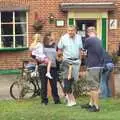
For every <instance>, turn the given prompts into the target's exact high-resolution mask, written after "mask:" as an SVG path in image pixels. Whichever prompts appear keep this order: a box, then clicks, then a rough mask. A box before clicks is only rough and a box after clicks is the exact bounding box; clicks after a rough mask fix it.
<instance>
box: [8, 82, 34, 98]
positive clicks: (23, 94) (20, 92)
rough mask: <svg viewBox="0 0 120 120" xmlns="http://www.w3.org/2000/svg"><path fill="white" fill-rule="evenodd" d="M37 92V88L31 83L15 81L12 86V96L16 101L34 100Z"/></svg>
mask: <svg viewBox="0 0 120 120" xmlns="http://www.w3.org/2000/svg"><path fill="white" fill-rule="evenodd" d="M35 91H36V86H35V84H34V83H33V82H30V81H22V82H21V81H15V82H14V83H13V84H12V85H11V86H10V95H11V97H12V98H13V99H15V100H19V99H27V98H32V97H33V96H34V94H35Z"/></svg>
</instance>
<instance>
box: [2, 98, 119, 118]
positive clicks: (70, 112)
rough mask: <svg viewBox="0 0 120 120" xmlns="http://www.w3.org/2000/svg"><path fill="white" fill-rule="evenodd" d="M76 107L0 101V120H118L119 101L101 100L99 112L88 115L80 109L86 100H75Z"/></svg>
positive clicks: (30, 101) (34, 102) (35, 99)
mask: <svg viewBox="0 0 120 120" xmlns="http://www.w3.org/2000/svg"><path fill="white" fill-rule="evenodd" d="M77 102H78V105H77V106H73V107H67V106H65V104H64V103H63V104H59V105H55V104H54V103H53V101H52V100H50V102H49V104H48V105H47V106H43V105H41V104H40V99H39V98H34V99H31V100H24V101H14V100H4V101H3V100H1V101H0V120H120V99H107V100H101V111H100V112H97V113H90V112H88V111H87V110H85V109H81V108H80V104H81V103H84V102H87V101H86V98H79V99H77Z"/></svg>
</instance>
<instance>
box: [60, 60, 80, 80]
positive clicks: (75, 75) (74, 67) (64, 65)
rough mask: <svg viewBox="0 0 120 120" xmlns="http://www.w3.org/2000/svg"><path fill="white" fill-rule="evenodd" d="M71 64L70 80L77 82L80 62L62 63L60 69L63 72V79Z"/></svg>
mask: <svg viewBox="0 0 120 120" xmlns="http://www.w3.org/2000/svg"><path fill="white" fill-rule="evenodd" d="M70 64H72V78H73V79H74V80H75V81H77V80H78V79H79V70H80V62H78V63H71V62H70V63H69V62H67V61H63V63H62V65H61V67H62V71H63V79H67V77H68V70H69V65H70Z"/></svg>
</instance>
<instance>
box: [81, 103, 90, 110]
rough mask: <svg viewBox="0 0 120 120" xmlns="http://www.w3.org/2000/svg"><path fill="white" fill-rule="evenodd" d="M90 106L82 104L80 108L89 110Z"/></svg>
mask: <svg viewBox="0 0 120 120" xmlns="http://www.w3.org/2000/svg"><path fill="white" fill-rule="evenodd" d="M91 107H92V106H91V105H89V103H87V104H83V105H81V108H83V109H84V108H85V109H89V108H91Z"/></svg>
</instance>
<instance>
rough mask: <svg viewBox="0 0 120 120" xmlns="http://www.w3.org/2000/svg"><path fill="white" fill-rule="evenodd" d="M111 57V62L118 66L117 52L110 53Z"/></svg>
mask: <svg viewBox="0 0 120 120" xmlns="http://www.w3.org/2000/svg"><path fill="white" fill-rule="evenodd" d="M111 57H112V60H113V63H114V64H118V62H119V56H118V55H117V52H115V51H114V52H112V53H111Z"/></svg>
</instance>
